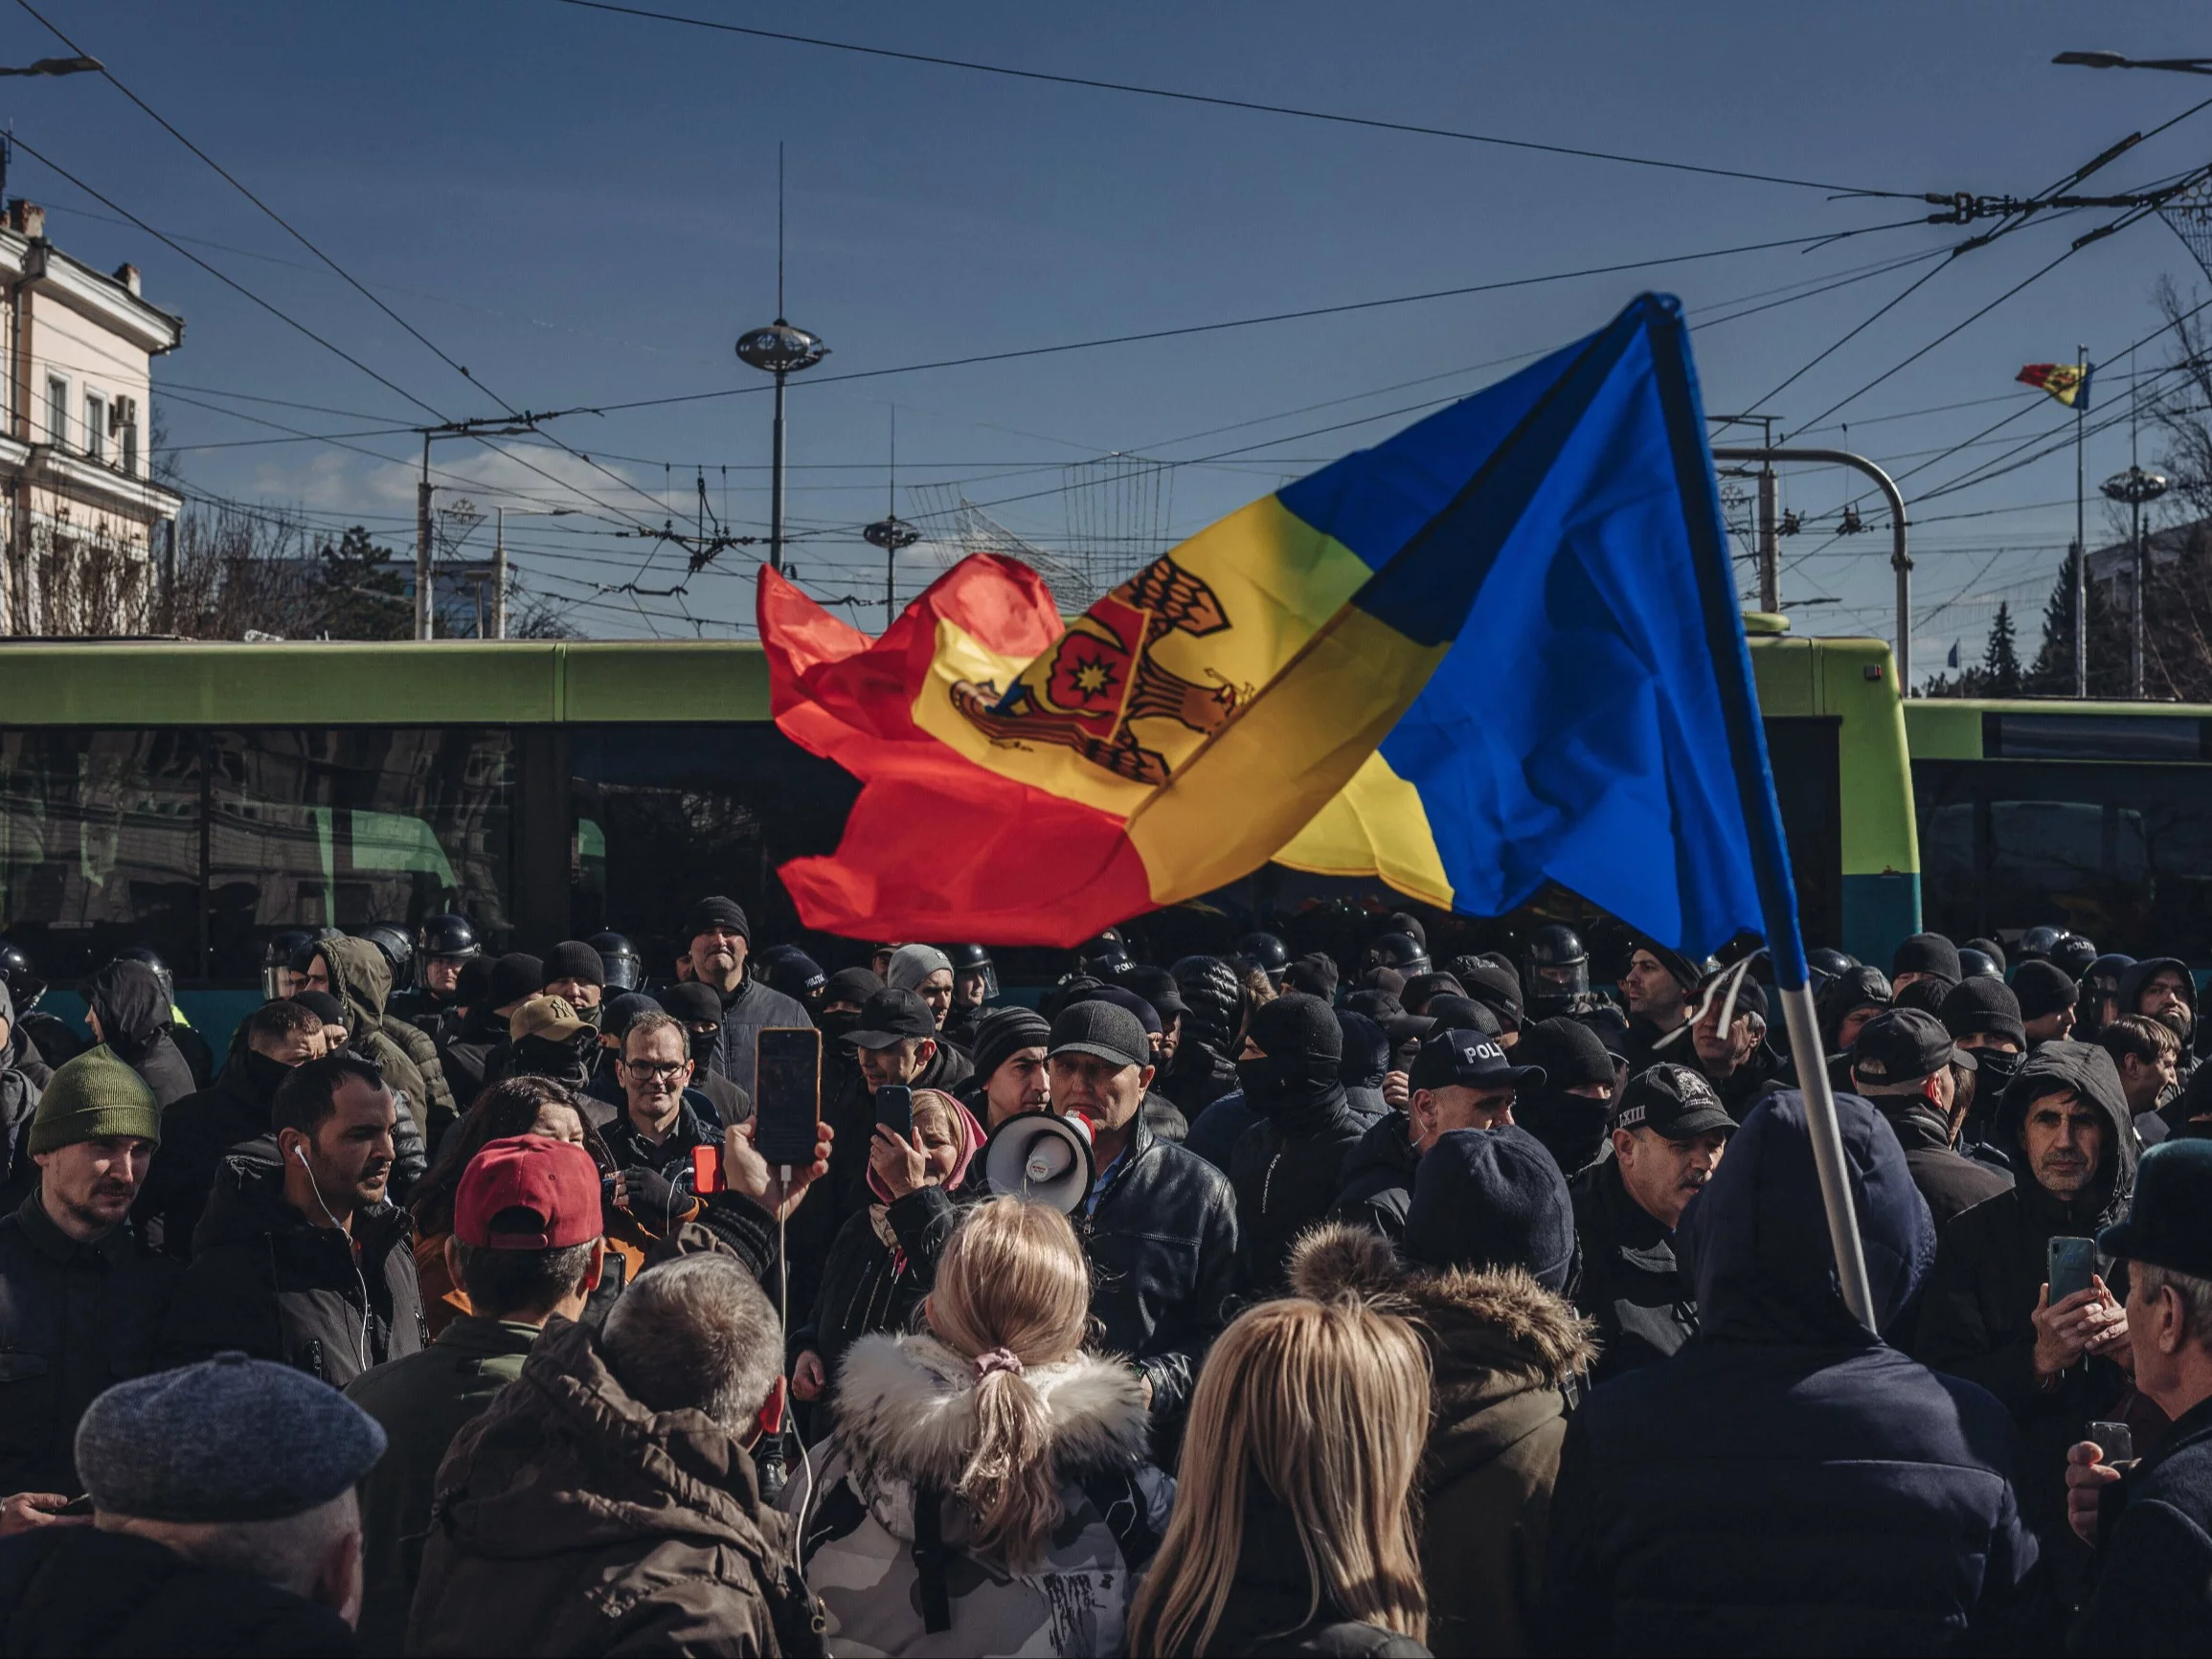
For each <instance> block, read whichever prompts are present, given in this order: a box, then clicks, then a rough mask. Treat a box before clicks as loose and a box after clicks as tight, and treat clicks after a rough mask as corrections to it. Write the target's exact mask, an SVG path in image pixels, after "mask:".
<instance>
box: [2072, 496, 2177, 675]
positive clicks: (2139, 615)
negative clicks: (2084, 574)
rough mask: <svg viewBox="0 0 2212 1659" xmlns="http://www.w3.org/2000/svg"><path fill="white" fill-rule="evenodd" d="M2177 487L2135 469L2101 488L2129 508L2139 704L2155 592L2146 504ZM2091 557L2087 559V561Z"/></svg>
mask: <svg viewBox="0 0 2212 1659" xmlns="http://www.w3.org/2000/svg"><path fill="white" fill-rule="evenodd" d="M2173 487H2174V483H2173V481H2172V480H2171V479H2169V478H2168V477H2167V476H2166V475H2165V474H2164V473H2162V472H2146V471H2144V470H2143V469H2142V468H2141V467H2139V466H2131V467H2130V468H2128V470H2127V471H2126V472H2116V473H2114V474H2113V475H2112V476H2111V477H2110V478H2109V479H2107V480H2105V482H2103V483H2102V484H2100V485H2099V486H2098V488H2100V489H2101V490H2103V491H2104V493H2105V495H2106V497H2107V498H2108V499H2109V500H2111V501H2116V502H2126V503H2127V504H2128V545H2129V548H2130V549H2131V550H2132V551H2133V553H2134V555H2135V557H2134V567H2135V574H2134V590H2135V592H2134V602H2133V604H2132V605H2131V606H2130V607H2129V609H2130V610H2131V611H2132V612H2133V616H2132V617H2130V634H2129V639H2128V678H2129V680H2130V681H2131V682H2132V683H2133V686H2134V698H2135V701H2136V702H2138V703H2140V702H2141V701H2142V700H2143V614H2144V612H2145V611H2146V610H2147V609H2148V608H2149V607H2148V606H2147V605H2146V603H2145V601H2146V600H2147V599H2148V598H2149V597H2150V591H2151V552H2150V545H2149V544H2148V543H2147V542H2145V541H2144V540H2143V504H2144V503H2146V502H2155V501H2156V500H2157V499H2158V498H2159V497H2160V496H2162V495H2164V494H2165V493H2166V492H2167V491H2168V490H2170V489H2172V488H2173ZM2087 556H2088V555H2087V554H2085V555H2084V559H2085V561H2086V559H2087Z"/></svg>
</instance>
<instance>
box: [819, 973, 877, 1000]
mask: <svg viewBox="0 0 2212 1659" xmlns="http://www.w3.org/2000/svg"><path fill="white" fill-rule="evenodd" d="M882 989H883V975H880V974H877V973H875V972H874V971H872V970H871V969H868V968H840V969H839V970H838V971H837V972H836V973H834V974H832V975H830V976H829V977H828V978H827V979H825V980H824V981H823V984H822V1005H823V1006H824V1008H826V1007H828V1006H829V1004H831V1003H832V1002H850V1003H851V1004H853V1006H854V1007H856V1008H857V1007H860V1006H863V1005H865V1004H866V1003H867V1001H868V999H869V998H870V997H873V996H874V995H875V994H876V993H877V992H878V991H881V990H882Z"/></svg>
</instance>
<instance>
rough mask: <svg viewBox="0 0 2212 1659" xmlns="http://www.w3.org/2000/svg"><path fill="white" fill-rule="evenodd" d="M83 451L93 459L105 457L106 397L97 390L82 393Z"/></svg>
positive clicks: (103, 458) (104, 458)
mask: <svg viewBox="0 0 2212 1659" xmlns="http://www.w3.org/2000/svg"><path fill="white" fill-rule="evenodd" d="M84 453H85V454H86V455H88V456H90V457H91V458H92V459H93V460H106V459H107V399H106V398H104V397H102V396H101V395H100V393H99V392H86V393H85V394H84Z"/></svg>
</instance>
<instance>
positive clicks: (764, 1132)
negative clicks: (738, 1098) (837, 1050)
mask: <svg viewBox="0 0 2212 1659" xmlns="http://www.w3.org/2000/svg"><path fill="white" fill-rule="evenodd" d="M821 1127H822V1033H821V1032H819V1031H817V1030H815V1028H814V1027H813V1026H811V1025H799V1026H785V1025H772V1026H770V1027H768V1028H767V1029H766V1030H764V1031H762V1032H761V1033H760V1034H759V1036H758V1037H757V1038H756V1040H755V1046H754V1050H753V1146H754V1149H755V1150H756V1152H758V1153H759V1154H760V1155H761V1156H762V1157H763V1158H765V1159H766V1160H767V1161H768V1166H769V1168H771V1169H775V1168H777V1167H779V1166H780V1165H784V1164H790V1165H793V1166H798V1165H802V1164H810V1163H812V1162H813V1161H814V1145H815V1142H816V1141H817V1140H818V1139H819V1138H820V1132H821Z"/></svg>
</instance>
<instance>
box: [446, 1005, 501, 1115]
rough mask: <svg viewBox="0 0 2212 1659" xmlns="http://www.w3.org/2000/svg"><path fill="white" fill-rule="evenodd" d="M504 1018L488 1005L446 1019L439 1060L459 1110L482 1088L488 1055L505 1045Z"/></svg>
mask: <svg viewBox="0 0 2212 1659" xmlns="http://www.w3.org/2000/svg"><path fill="white" fill-rule="evenodd" d="M507 1029H508V1027H507V1020H505V1019H504V1018H503V1017H502V1016H500V1015H498V1014H495V1013H493V1012H492V1010H490V1009H489V1008H471V1009H470V1010H469V1011H468V1013H467V1014H466V1016H464V1017H463V1019H461V1020H458V1021H451V1020H449V1021H448V1022H447V1024H446V1034H445V1035H444V1036H443V1037H441V1038H440V1039H439V1040H438V1064H439V1067H440V1070H442V1071H443V1072H444V1073H445V1086H446V1087H447V1088H448V1089H449V1090H451V1091H452V1094H453V1103H454V1105H455V1107H457V1108H458V1109H459V1110H462V1111H466V1110H468V1109H469V1108H470V1107H471V1106H473V1105H475V1104H476V1097H477V1096H478V1095H479V1094H481V1093H483V1092H484V1083H485V1071H486V1070H487V1069H488V1068H489V1065H490V1064H491V1057H492V1055H493V1054H494V1053H495V1052H497V1051H498V1050H499V1049H502V1048H504V1047H506V1046H507Z"/></svg>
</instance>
